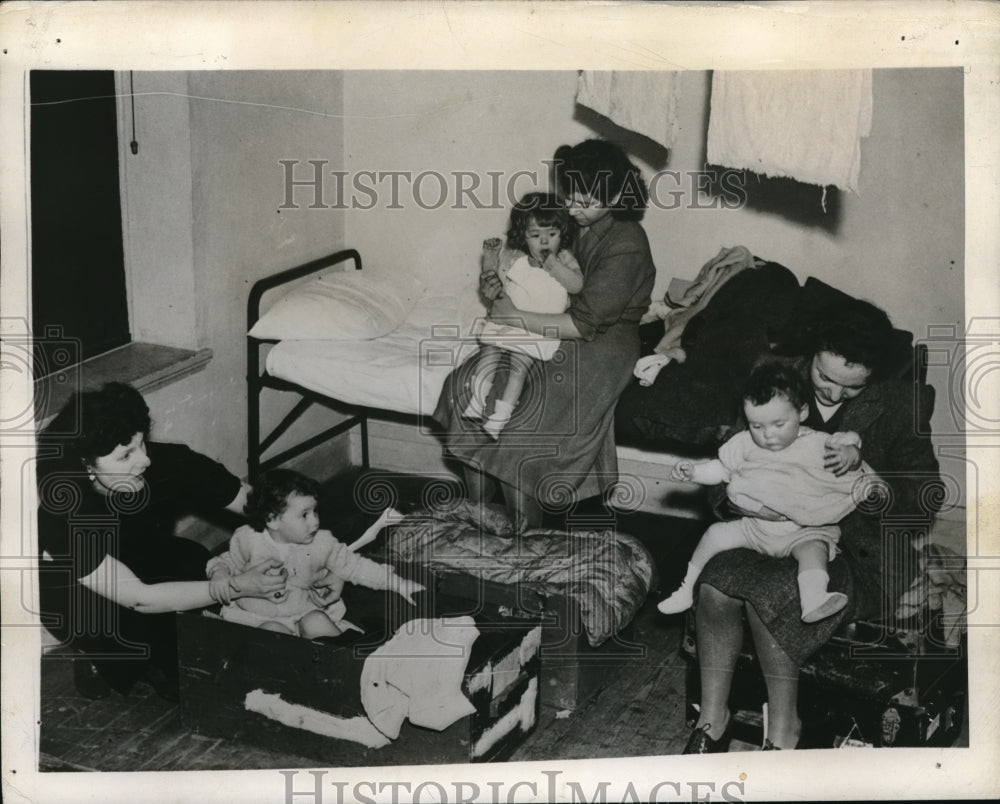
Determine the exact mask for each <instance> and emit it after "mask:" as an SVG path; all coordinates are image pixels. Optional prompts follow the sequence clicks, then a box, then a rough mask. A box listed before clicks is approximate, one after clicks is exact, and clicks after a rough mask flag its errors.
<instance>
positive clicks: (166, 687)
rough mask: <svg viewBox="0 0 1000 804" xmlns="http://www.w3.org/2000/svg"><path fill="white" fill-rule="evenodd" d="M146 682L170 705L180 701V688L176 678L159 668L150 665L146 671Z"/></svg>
mask: <svg viewBox="0 0 1000 804" xmlns="http://www.w3.org/2000/svg"><path fill="white" fill-rule="evenodd" d="M146 681H148V682H149V686H151V687H152V688H153V691H154V692H155V693H156V694H157V695H159V696H160V697H161V698H163V699H164V700H167V701H170V702H171V703H178V702H180V699H181V693H180V687H179V685H178V683H177V676H172V675H169V674H167V673H165V672H164V671H163V670H161V669H160V668H159V667H154V666H153V665H150V666H149V667H148V668H147V669H146Z"/></svg>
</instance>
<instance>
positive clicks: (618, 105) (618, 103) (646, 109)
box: [576, 70, 680, 148]
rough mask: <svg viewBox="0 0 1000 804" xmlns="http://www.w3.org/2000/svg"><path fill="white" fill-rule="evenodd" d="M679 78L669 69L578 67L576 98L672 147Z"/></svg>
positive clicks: (620, 123) (582, 104)
mask: <svg viewBox="0 0 1000 804" xmlns="http://www.w3.org/2000/svg"><path fill="white" fill-rule="evenodd" d="M679 80H680V77H679V73H677V72H670V71H647V70H635V71H627V72H623V71H620V70H611V71H608V70H601V71H597V70H581V71H580V78H579V80H578V81H577V86H576V102H577V103H579V104H580V105H581V106H586V107H587V108H588V109H593V110H594V111H595V112H597V113H598V114H601V115H604V116H605V117H606V118H608V119H609V120H610V121H611V122H613V123H616V124H617V125H619V126H621V127H622V128H627V129H628V130H629V131H635V132H637V133H638V134H642V135H643V136H644V137H648V138H649V139H651V140H652V141H653V142H656V143H659V144H660V145H662V146H663V147H664V148H673V147H674V142H675V141H676V139H677V84H678V81H679Z"/></svg>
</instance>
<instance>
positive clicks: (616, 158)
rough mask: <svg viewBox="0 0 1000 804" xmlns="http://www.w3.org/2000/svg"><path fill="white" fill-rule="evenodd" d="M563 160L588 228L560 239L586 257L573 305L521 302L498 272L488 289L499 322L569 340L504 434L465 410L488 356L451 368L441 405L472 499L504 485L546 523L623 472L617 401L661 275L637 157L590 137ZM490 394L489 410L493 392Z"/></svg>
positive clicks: (526, 516)
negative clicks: (557, 508) (548, 514)
mask: <svg viewBox="0 0 1000 804" xmlns="http://www.w3.org/2000/svg"><path fill="white" fill-rule="evenodd" d="M554 161H555V176H556V183H557V186H558V189H559V193H560V197H561V199H562V202H563V203H564V204H565V206H566V208H567V209H568V212H569V216H570V218H572V220H573V222H574V223H575V224H576V228H577V232H576V235H575V238H574V240H573V242H572V243H570V244H566V243H562V244H561V247H563V248H565V247H567V246H569V247H570V248H571V250H572V252H573V254H574V255H575V258H576V261H577V262H578V263H579V266H580V270H581V272H582V275H583V283H582V287H581V288H580V289H579V292H576V293H573V294H572V295H571V296H570V297H569V306H568V308H567V309H566V311H565V312H562V313H533V312H527V311H524V310H521V309H518V308H517V307H515V306H514V304H513V303H512V301H511V299H510V298H509V297H508V296H507V295H506V294H503V293H502V292H501V288H500V282H499V279H498V278H497V276H496V275H495V274H494V273H492V272H490V271H487V272H485V273H484V274H483V276H482V278H481V290H482V292H483V295H484V297H485V298H486V299H487V300H488V301H489V303H490V313H489V318H490V320H491V321H499V322H506V323H512V322H516V323H517V325H518V326H519V327H523V328H524V329H525V330H527V331H528V332H530V333H535V334H537V335H543V336H547V337H550V338H554V339H557V340H558V347H557V349H556V350H555V353H554V355H553V356H552V357H551V358H550V359H546V360H536V361H533V363H532V365H531V366H530V368H529V369H528V372H527V376H526V378H525V380H524V386H523V390H522V391H521V393H520V397H519V400H518V401H517V404H516V407H514V409H513V410H512V411H511V412H510V414H509V420H508V421H506V422H505V423H504V426H503V429H502V431H500V432H499V433H498V434H497V435H496V436H494V435H493V434H491V433H490V432H488V431H487V432H484V429H483V427H482V426H477V425H475V424H473V425H472V426H470V422H469V420H468V419H467V418H463V412H465V411H467V410H468V409H469V407H470V403H472V405H473V407H475V403H474V402H473V398H474V395H475V390H476V389H475V382H474V380H475V372H476V367H477V362H478V361H477V360H474V359H472V360H469V361H467V362H466V363H464V364H463V365H462V366H460V367H459V368H458V369H457V370H456V371H454V372H453V373H452V375H451V376H450V377H449V379H448V381H447V382H446V383H445V386H444V390H443V392H442V394H441V398H440V401H439V402H438V406H437V410H436V411H435V413H434V418H435V420H437V421H438V422H439V423H440V424H441V425H442V426H443V428H444V430H445V433H444V444H445V451H446V453H448V454H450V455H451V456H452V457H454V458H457V459H458V460H459V461H461V462H462V463H463V464H464V465H465V476H466V483H467V485H468V491H469V494H470V496H471V497H472V498H473V499H479V500H483V501H488V500H490V499H492V497H493V494H494V492H495V491H496V485H497V484H499V485H500V486H501V488H502V490H503V495H504V499H505V501H506V504H507V507H508V509H509V510H510V511H511V512H512V513H514V514H516V515H520V516H521V517H523V522H522V524H524V525H527V526H535V527H537V526H539V525H540V524H541V522H542V516H543V513H544V510H545V508H546V507H548V506H553V505H565V503H566V502H567V495H573V494H576V493H577V491H578V490H579V489H580V487H581V486H582V485H583V484H584V483H585V482H588V483H593V481H594V480H595V479H596V487H594V488H593V489H592V492H591V493H595V492H596V491H598V490H601V491H603V490H605V489H606V488H607V487H608V486H610V485H611V484H612V483H614V482H615V481H616V480H617V460H616V456H615V443H614V434H613V431H612V426H613V421H614V408H615V404H616V402H617V401H618V397H619V396H620V395H621V393H622V391H623V390H624V389H625V387H626V385H627V384H628V383H629V382H630V380H631V377H632V367H633V366H634V365H635V361H636V360H637V359H638V357H639V319H640V318H641V317H642V314H643V313H644V312H645V310H646V309H647V308H648V306H649V303H650V294H651V292H652V289H653V282H654V279H655V274H656V270H655V268H654V265H653V259H652V255H651V254H650V250H649V242H648V240H647V238H646V233H645V232H644V231H643V229H642V226H641V225H640V224H639V222H638V221H639V220H640V219H641V217H642V214H643V211H644V210H645V207H646V204H647V202H648V193H647V189H646V185H645V182H644V181H643V179H642V177H641V175H640V173H639V169H638V168H637V167H636V166H635V165H634V164H633V163H632V162H631V161H630V160H629V158H628V156H627V155H626V154H625V153H624V152H623V151H622V150H621V149H620V148H619V147H618V146H616V145H614V144H612V143H609V142H605V141H600V140H587V141H585V142H582V143H580V144H578V145H576V146H573V147H570V146H562V147H560V148H559V149H558V150H557V151H556V154H555V159H554ZM555 251H556V252H558V249H555ZM502 387H504V383H503V382H497V383H496V384H495V388H496V389H500V388H502ZM495 393H496V391H494V394H495ZM483 402H484V403H485V405H486V407H487V408H489V406H490V405H491V404H493V399H492V398H487V399H485V400H483Z"/></svg>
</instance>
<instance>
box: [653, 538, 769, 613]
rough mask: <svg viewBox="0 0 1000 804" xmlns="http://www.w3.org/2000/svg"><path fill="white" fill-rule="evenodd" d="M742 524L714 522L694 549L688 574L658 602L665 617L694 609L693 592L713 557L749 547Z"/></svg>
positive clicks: (658, 606)
mask: <svg viewBox="0 0 1000 804" xmlns="http://www.w3.org/2000/svg"><path fill="white" fill-rule="evenodd" d="M740 522H741V520H738V519H737V520H734V521H732V522H716V523H715V524H714V525H712V527H710V528H709V529H708V530H707V531H705V535H704V536H702V537H701V541H699V542H698V546H697V547H695V549H694V554H693V555H692V556H691V560H690V561H689V562H688V566H687V572H686V573H685V575H684V580H683V581H681V585H680V587H679V588H678V589H677V591H676V592H674V593H673V594H672V595H671V596H670V597H668V598H667V599H666V600H661V601H660V603H659V604H658V605H657V608H658V609H659V610H660V611H661V612H663V613H664V614H679V613H680V612H682V611H687V610H688V609H689V608H691V606H692V605H694V589H695V586H696V585H697V583H698V576H699V575H701V571H702V570H703V569H704V568H705V565H706V564H707V563H708V562H709V559H711V558H712V557H713V556H715V555H718V554H719V553H722V552H724V551H726V550H735V549H737V548H738V547H749V546H750V545H749V544H748V543H747V539H746V536H745V535H744V533H743V526H742V525H741V524H740Z"/></svg>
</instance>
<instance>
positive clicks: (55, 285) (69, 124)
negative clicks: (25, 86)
mask: <svg viewBox="0 0 1000 804" xmlns="http://www.w3.org/2000/svg"><path fill="white" fill-rule="evenodd" d="M30 99H31V112H30V123H31V252H32V254H31V292H32V306H31V318H32V331H33V333H34V334H35V337H36V344H38V346H36V350H35V355H34V359H35V376H36V377H40V376H44V375H46V374H48V373H50V372H51V371H52V370H54V367H55V366H56V364H57V362H58V361H54V360H52V356H51V355H47V354H46V349H45V346H44V344H45V342H46V338H45V337H44V335H45V333H47V332H50V331H51V330H52V328H53V327H59V328H61V330H62V336H63V337H64V338H70V339H76V340H78V341H79V344H80V354H79V357H78V359H79V360H80V361H83V360H86V359H88V358H90V357H93V356H95V355H98V354H102V353H104V352H107V351H109V350H111V349H114V348H116V347H119V346H123V345H124V344H127V343H129V342H130V340H131V335H130V332H129V314H128V301H127V294H126V282H125V265H124V252H123V247H122V217H121V195H120V189H119V171H118V134H117V131H118V129H117V126H118V118H117V111H116V99H115V74H114V73H113V72H112V71H110V70H100V71H80V70H76V71H64V70H34V71H32V72H31V76H30Z"/></svg>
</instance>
